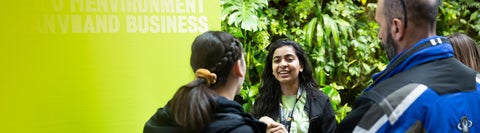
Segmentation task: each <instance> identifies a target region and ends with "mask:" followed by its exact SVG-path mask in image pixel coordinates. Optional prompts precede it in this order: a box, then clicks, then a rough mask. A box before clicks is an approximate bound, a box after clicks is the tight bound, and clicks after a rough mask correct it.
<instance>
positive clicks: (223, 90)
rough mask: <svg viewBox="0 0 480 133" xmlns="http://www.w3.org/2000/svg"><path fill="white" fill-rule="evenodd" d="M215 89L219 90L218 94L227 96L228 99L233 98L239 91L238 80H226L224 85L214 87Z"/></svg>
mask: <svg viewBox="0 0 480 133" xmlns="http://www.w3.org/2000/svg"><path fill="white" fill-rule="evenodd" d="M213 90H214V91H215V92H217V94H218V95H220V96H223V97H225V98H227V99H228V100H233V99H234V98H235V95H237V91H238V83H236V82H226V83H225V85H223V86H217V87H214V88H213Z"/></svg>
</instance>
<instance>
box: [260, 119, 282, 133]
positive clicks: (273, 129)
mask: <svg viewBox="0 0 480 133" xmlns="http://www.w3.org/2000/svg"><path fill="white" fill-rule="evenodd" d="M259 120H260V121H261V122H264V123H266V124H267V133H288V131H287V129H286V128H285V126H284V125H283V124H280V123H278V122H275V121H274V120H273V119H272V118H270V117H268V116H263V117H262V118H260V119H259Z"/></svg>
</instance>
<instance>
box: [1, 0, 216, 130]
mask: <svg viewBox="0 0 480 133" xmlns="http://www.w3.org/2000/svg"><path fill="white" fill-rule="evenodd" d="M105 2H106V3H105ZM145 2H147V3H145ZM152 2H158V3H157V4H155V3H152ZM192 2H193V3H194V4H191V3H192ZM122 3H124V4H122ZM132 4H133V6H132ZM170 4H173V6H172V5H170ZM123 5H125V6H123ZM135 5H136V6H135ZM143 5H147V6H148V7H147V8H143ZM152 5H157V6H152ZM162 5H167V6H162ZM168 5H170V6H168ZM143 9H146V10H143ZM0 17H1V19H0V121H1V123H0V132H2V133H27V132H36V133H64V132H65V133H67V132H68V133H136V132H142V130H143V125H144V123H145V122H146V121H147V120H148V119H149V118H150V116H151V115H152V114H154V113H155V111H156V109H157V108H158V107H161V106H164V105H165V103H166V102H167V101H168V99H170V98H171V97H172V95H173V93H174V92H175V91H176V90H177V88H178V87H180V86H181V85H183V84H186V83H187V82H189V81H191V80H192V78H193V76H192V70H191V69H190V67H189V56H190V45H191V43H192V41H193V39H194V37H195V36H196V35H199V34H200V33H201V32H202V31H205V30H219V29H220V2H219V0H11V1H2V2H1V4H0ZM145 18H148V22H147V23H148V24H149V25H150V27H149V29H148V30H146V31H145V32H142V31H139V30H138V28H137V30H135V28H133V27H137V26H138V24H141V23H140V22H139V19H145ZM134 20H135V22H134ZM164 20H165V21H164ZM134 25H137V26H134Z"/></svg>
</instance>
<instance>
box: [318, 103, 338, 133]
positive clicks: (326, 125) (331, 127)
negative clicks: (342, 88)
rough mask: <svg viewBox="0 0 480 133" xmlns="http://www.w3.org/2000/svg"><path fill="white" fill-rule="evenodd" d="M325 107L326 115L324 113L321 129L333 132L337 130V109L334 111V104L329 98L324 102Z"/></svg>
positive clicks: (329, 132) (326, 132) (324, 132)
mask: <svg viewBox="0 0 480 133" xmlns="http://www.w3.org/2000/svg"><path fill="white" fill-rule="evenodd" d="M324 105H325V107H324V109H323V113H324V115H322V116H323V117H322V120H321V123H323V124H321V129H322V130H323V131H321V132H322V133H332V132H333V131H335V128H336V126H337V120H336V119H335V111H333V107H332V104H331V103H330V101H329V100H327V102H326V103H325V104H324Z"/></svg>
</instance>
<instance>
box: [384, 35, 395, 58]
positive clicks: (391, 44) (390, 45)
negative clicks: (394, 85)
mask: <svg viewBox="0 0 480 133" xmlns="http://www.w3.org/2000/svg"><path fill="white" fill-rule="evenodd" d="M397 46H398V44H397V43H395V41H394V40H393V37H392V33H390V31H387V38H386V41H382V47H383V49H384V50H385V52H386V53H387V56H388V60H392V58H393V57H395V55H397Z"/></svg>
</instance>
